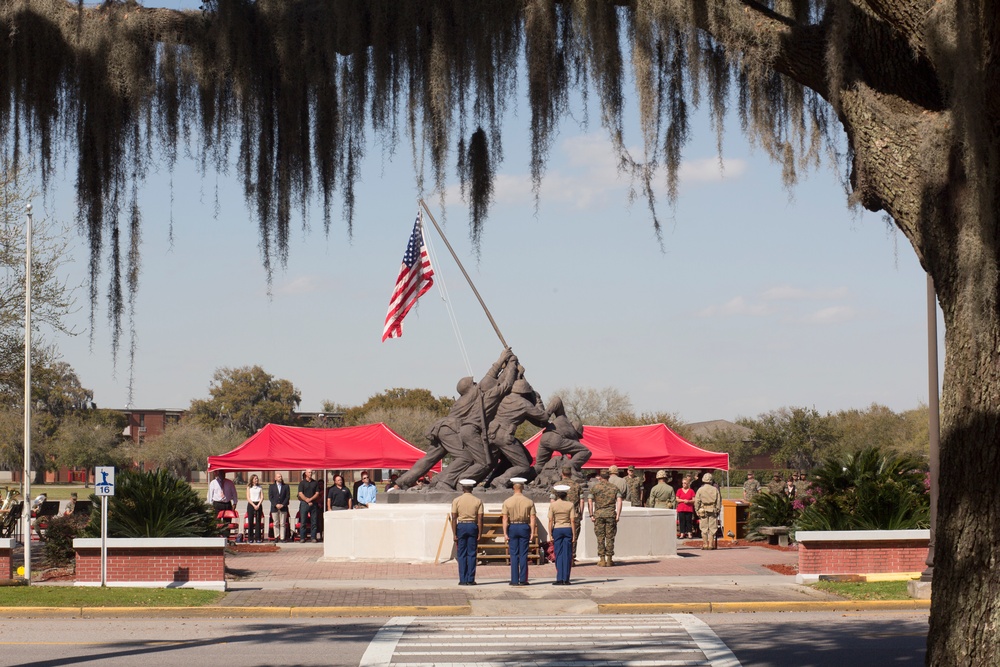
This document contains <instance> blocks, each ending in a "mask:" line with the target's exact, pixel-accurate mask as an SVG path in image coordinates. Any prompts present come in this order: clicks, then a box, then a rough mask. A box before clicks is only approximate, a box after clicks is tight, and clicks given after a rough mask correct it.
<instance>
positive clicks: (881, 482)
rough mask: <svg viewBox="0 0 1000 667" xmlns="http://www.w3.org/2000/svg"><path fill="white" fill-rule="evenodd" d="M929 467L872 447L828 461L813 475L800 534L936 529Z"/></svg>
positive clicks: (799, 524) (802, 513) (906, 456)
mask: <svg viewBox="0 0 1000 667" xmlns="http://www.w3.org/2000/svg"><path fill="white" fill-rule="evenodd" d="M925 477H926V474H925V470H924V463H923V462H922V461H920V459H917V458H915V457H913V456H909V455H899V454H896V453H894V452H889V453H882V452H881V451H880V450H879V449H877V448H875V447H868V448H865V449H862V450H861V451H859V452H856V453H853V454H847V455H843V456H839V457H832V458H830V459H827V460H826V461H825V462H824V463H823V465H822V466H820V467H819V468H817V469H816V470H814V471H813V474H812V491H813V493H812V497H813V499H814V501H813V502H812V503H811V504H808V505H806V506H805V507H804V508H803V510H802V512H801V514H800V515H799V519H798V523H797V528H798V529H799V530H904V529H911V528H927V527H929V526H930V500H929V498H928V495H927V489H926V486H925Z"/></svg>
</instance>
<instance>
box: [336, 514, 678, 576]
mask: <svg viewBox="0 0 1000 667" xmlns="http://www.w3.org/2000/svg"><path fill="white" fill-rule="evenodd" d="M535 511H536V512H537V513H538V521H539V533H538V537H539V539H541V540H542V541H547V540H548V539H549V536H548V530H547V528H548V522H549V505H548V503H544V504H543V503H537V504H536V505H535ZM486 512H487V513H495V514H499V513H500V504H499V503H486ZM450 515H451V505H450V504H444V503H440V504H438V503H426V504H420V503H411V504H393V505H389V504H384V505H383V504H374V505H371V506H369V507H368V509H362V510H352V511H339V512H326V513H325V514H324V515H323V521H324V524H323V525H324V531H323V560H331V561H343V560H371V561H390V562H398V563H432V562H434V561H435V560H437V561H445V560H449V559H452V558H454V557H455V538H454V535H453V534H452V532H451V525H450V522H449V518H450ZM581 533H582V534H581V535H580V537H579V539H578V543H577V553H576V557H577V559H578V560H586V559H594V560H596V559H597V537H596V536H595V534H594V522H593V521H592V520H591V519H590V518H589V517H588V516H587V515H586V513H584V517H583V525H582V526H581ZM676 555H677V513H676V512H675V511H674V510H664V509H652V508H645V507H629V506H626V507H624V508H623V509H622V514H621V520H620V521H619V522H618V536H617V538H616V539H615V559H616V560H629V559H641V558H651V557H655V558H661V557H664V556H676Z"/></svg>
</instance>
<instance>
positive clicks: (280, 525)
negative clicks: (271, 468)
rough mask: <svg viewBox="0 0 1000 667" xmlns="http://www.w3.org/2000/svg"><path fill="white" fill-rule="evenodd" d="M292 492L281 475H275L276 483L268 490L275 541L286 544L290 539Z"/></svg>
mask: <svg viewBox="0 0 1000 667" xmlns="http://www.w3.org/2000/svg"><path fill="white" fill-rule="evenodd" d="M289 496H290V491H289V489H288V485H287V484H285V480H284V478H282V476H281V473H280V472H279V473H276V474H275V475H274V482H273V483H272V484H271V486H270V488H268V490H267V499H268V500H269V501H270V502H271V521H272V522H274V539H275V540H276V541H278V542H284V541H286V539H287V538H288V499H289Z"/></svg>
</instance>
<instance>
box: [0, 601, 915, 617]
mask: <svg viewBox="0 0 1000 667" xmlns="http://www.w3.org/2000/svg"><path fill="white" fill-rule="evenodd" d="M930 606H931V604H930V600H835V601H802V602H791V601H777V602H648V603H608V604H598V605H597V613H598V614H609V615H613V614H724V613H738V612H742V613H765V612H807V611H827V612H829V611H926V610H928V609H930ZM471 614H472V606H471V605H413V606H378V607H346V606H345V607H0V618H122V617H127V616H139V617H142V618H310V617H313V618H349V617H392V616H469V615H471Z"/></svg>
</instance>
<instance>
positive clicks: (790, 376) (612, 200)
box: [36, 3, 943, 421]
mask: <svg viewBox="0 0 1000 667" xmlns="http://www.w3.org/2000/svg"><path fill="white" fill-rule="evenodd" d="M164 4H166V3H164ZM180 4H183V3H180ZM632 108H633V109H634V105H633V107H632ZM591 118H594V119H596V118H598V116H597V114H596V113H593V112H592V113H591ZM527 119H528V115H527V113H526V112H524V110H523V109H522V110H521V113H519V115H518V116H516V117H514V116H512V117H511V118H510V119H509V121H508V123H507V125H506V132H505V136H504V142H505V143H504V148H505V161H504V165H503V167H502V170H501V173H500V176H499V178H498V181H497V192H496V202H495V204H494V206H493V208H492V211H491V214H490V219H489V221H488V225H487V227H486V231H485V235H484V239H483V244H482V254H481V256H480V257H479V258H478V259H477V258H476V256H475V254H474V252H473V250H472V248H471V244H470V242H469V230H468V226H467V221H468V212H467V208H466V207H465V205H464V204H463V203H462V202H461V201H460V200H459V198H458V196H457V194H455V193H457V184H452V185H451V187H450V188H449V193H448V199H447V203H448V205H447V209H446V211H442V210H441V209H440V206H439V201H438V199H437V198H436V197H430V198H429V199H428V204H429V205H430V206H431V210H432V211H433V212H434V213H435V216H436V217H437V218H438V220H439V221H442V218H443V217H446V218H447V224H446V226H445V232H446V233H447V234H448V235H449V240H450V241H451V243H452V245H454V246H455V248H456V250H457V251H458V253H459V255H460V257H461V259H462V261H463V263H464V264H465V266H466V268H467V269H468V270H469V272H470V274H471V275H472V278H473V280H474V281H475V283H476V286H477V288H478V289H479V291H480V293H481V294H482V296H483V298H484V299H485V301H486V303H487V305H488V306H489V307H490V310H491V311H492V313H493V316H494V318H495V319H496V320H497V323H498V325H499V327H500V329H501V331H502V332H503V334H504V337H505V338H506V340H507V342H508V343H509V344H510V345H511V347H512V348H513V349H514V351H515V353H517V354H518V355H519V357H520V358H521V361H522V363H523V364H524V365H525V367H526V369H527V373H528V377H529V379H530V380H531V381H532V383H533V384H534V385H535V387H536V388H537V389H538V390H539V391H541V392H542V394H543V396H547V395H549V394H551V393H552V392H553V391H555V390H557V389H559V388H564V387H575V386H580V387H596V388H601V387H614V388H616V389H618V390H620V391H623V392H626V393H628V394H629V395H630V397H631V399H632V402H633V404H634V406H635V408H636V409H637V410H639V411H644V410H664V411H669V412H676V413H678V414H679V415H680V417H681V418H682V419H684V420H686V421H701V420H707V419H719V418H724V419H733V418H735V417H737V416H753V415H756V414H758V413H760V412H762V411H766V410H771V409H775V408H779V407H781V406H785V405H805V406H815V407H816V408H817V409H819V410H820V411H824V412H825V411H827V410H838V409H842V408H850V407H865V406H867V405H868V404H870V403H872V402H879V403H884V404H886V405H888V406H889V407H891V408H893V409H896V410H904V409H909V408H912V407H916V406H917V404H918V403H919V402H921V401H923V402H926V400H927V379H926V377H927V371H926V326H925V321H926V315H925V307H926V305H925V299H926V297H925V277H924V273H923V271H922V270H921V269H920V267H919V265H918V263H917V261H916V258H915V256H914V254H913V251H912V250H911V249H910V247H909V245H908V243H907V241H906V239H905V238H903V237H902V235H900V234H898V233H895V232H894V231H893V230H892V229H890V228H888V227H887V225H886V224H885V223H884V222H883V221H882V218H881V216H879V215H874V214H869V213H864V214H862V213H860V212H856V211H850V210H849V209H848V208H847V205H846V196H845V194H844V192H843V190H842V188H841V186H840V184H839V181H838V179H837V178H836V175H835V174H834V173H833V172H832V171H831V170H830V169H823V170H820V171H817V172H812V173H809V174H805V175H804V178H803V181H802V182H801V183H800V184H799V185H798V186H797V187H796V188H795V189H794V190H793V191H792V192H791V194H789V193H788V192H786V191H785V190H784V189H783V187H782V186H781V178H780V167H778V166H776V165H772V164H770V163H769V162H768V161H767V159H766V157H765V156H763V155H762V154H760V153H759V152H758V153H754V152H752V151H751V149H750V148H749V146H748V145H747V142H746V141H745V140H744V139H743V137H742V136H741V135H740V134H739V130H738V124H737V122H736V120H735V119H730V123H729V130H728V132H727V135H726V142H725V148H724V158H725V163H726V169H725V172H724V174H720V172H719V169H718V160H717V157H716V154H715V142H714V136H713V135H712V134H711V132H710V131H709V127H708V124H707V121H706V119H705V118H704V116H703V115H699V117H698V119H697V120H696V122H695V124H694V137H695V138H694V140H693V141H692V142H691V143H690V144H689V146H688V147H687V149H686V150H685V152H684V164H683V167H682V182H681V193H680V199H679V201H678V202H677V205H676V207H674V208H670V207H669V206H668V205H667V203H666V201H665V199H663V200H662V201H661V203H660V207H661V208H660V213H661V220H662V221H663V222H664V231H663V245H662V248H661V246H660V245H659V244H658V242H657V239H656V237H655V234H654V230H653V226H652V222H651V220H650V217H649V214H648V212H647V210H646V208H645V206H644V204H643V203H642V202H637V203H635V204H633V205H632V206H631V208H630V207H629V206H628V202H627V193H628V183H627V181H625V180H624V179H620V178H619V177H618V176H617V174H616V172H615V167H614V162H613V160H612V157H611V150H610V145H609V143H608V141H607V139H606V138H605V135H604V132H603V130H602V129H601V128H600V127H598V126H597V124H596V122H595V123H594V124H592V126H591V127H590V128H589V129H581V128H579V127H578V126H576V125H574V124H572V123H564V124H563V126H562V127H561V133H560V135H559V138H558V139H557V140H556V143H555V145H554V148H553V150H552V154H551V159H550V162H549V165H548V170H547V175H546V179H545V183H544V186H543V191H542V198H541V204H540V207H539V209H538V212H537V215H536V213H535V210H534V201H533V199H532V195H531V190H530V182H529V179H528V153H527V145H528V134H527V131H526V127H527ZM630 129H632V130H637V128H636V126H635V125H633V126H632V127H631V128H630ZM633 140H635V141H637V140H638V134H637V133H636V135H635V136H634V137H633ZM58 180H59V182H58V183H57V184H56V186H57V189H56V190H55V191H53V192H50V193H49V195H48V196H47V197H46V201H45V202H38V203H36V206H42V207H44V209H45V214H46V215H48V216H49V217H54V218H58V219H62V220H70V219H72V216H73V208H72V206H73V204H72V202H73V198H72V192H71V184H72V175H71V173H61V174H60V176H59V179H58ZM415 183H416V179H415V176H414V174H413V171H412V167H411V160H410V155H409V149H408V145H404V146H400V147H399V150H398V151H397V155H396V157H395V159H394V160H393V161H391V162H383V158H382V155H381V154H380V153H378V151H377V150H376V148H375V146H374V145H372V146H370V148H369V156H368V158H367V160H366V162H365V164H364V166H363V172H362V183H361V185H360V188H359V191H358V207H357V215H356V224H355V228H354V235H353V238H349V236H348V233H347V228H346V224H345V223H344V222H343V221H342V220H341V218H340V202H339V201H338V202H337V203H336V204H335V210H334V211H332V213H333V219H334V222H333V225H332V228H331V231H330V234H329V236H328V237H327V236H324V234H323V231H322V223H321V216H320V210H319V207H318V206H319V204H318V203H314V205H313V207H312V209H311V210H310V212H309V215H308V216H307V219H306V220H305V226H306V229H303V226H302V224H301V221H299V223H296V226H294V228H293V233H292V240H291V245H290V252H289V264H288V268H287V270H283V271H282V270H279V271H278V272H277V273H276V274H275V276H274V283H273V290H272V295H271V296H270V297H269V296H268V295H267V284H266V278H265V274H264V271H263V269H262V267H261V262H260V254H259V251H258V247H257V233H256V224H255V222H254V221H253V219H251V217H250V214H249V212H248V211H247V209H246V208H245V206H244V203H243V199H242V195H241V192H240V186H239V184H238V183H237V182H236V181H235V180H234V179H232V178H225V177H221V176H220V177H218V178H216V177H215V175H214V174H213V175H210V176H209V177H208V178H207V179H205V180H202V177H201V176H200V175H199V174H198V173H197V171H196V169H195V167H194V165H193V164H192V163H190V162H181V163H179V164H178V166H177V168H176V171H175V173H174V176H173V198H172V200H171V192H170V188H169V187H168V184H169V175H168V174H167V173H166V171H165V170H161V171H160V173H150V175H149V177H148V179H147V182H146V187H145V189H144V192H143V193H142V203H143V215H144V229H143V266H142V277H141V286H140V292H139V296H138V301H137V311H138V316H137V319H136V330H137V332H138V353H137V357H136V363H135V392H134V395H133V397H132V403H133V407H142V408H154V407H168V408H183V407H187V405H188V404H189V402H190V401H191V400H192V399H194V398H203V397H206V396H207V395H208V385H209V383H210V381H211V378H212V374H213V372H214V371H215V369H216V368H219V367H223V366H229V367H232V366H243V365H250V364H259V365H261V366H262V367H263V368H264V369H265V370H267V371H268V372H270V373H272V374H273V375H275V376H277V377H281V378H286V379H288V380H291V381H292V382H293V383H294V384H295V386H296V387H298V388H299V389H300V390H301V393H302V399H303V400H302V406H301V407H302V409H304V410H318V409H319V408H320V404H321V402H322V401H323V400H331V401H335V402H338V403H343V404H348V405H352V404H359V403H362V402H363V401H364V400H365V399H366V398H367V397H368V396H370V395H372V394H375V393H378V392H380V391H382V390H384V389H386V388H390V387H426V388H428V389H430V390H431V391H433V392H434V393H435V394H446V395H452V394H453V393H454V386H455V382H456V380H457V379H458V378H459V377H461V376H463V375H465V374H466V373H467V371H466V368H465V364H464V362H463V358H462V355H461V353H460V349H459V346H458V343H457V342H456V338H455V335H454V334H453V332H452V328H451V324H450V322H449V318H448V312H447V309H446V306H445V304H444V303H443V302H442V300H441V291H440V290H439V288H440V286H441V283H440V280H439V282H438V284H436V285H435V287H434V288H432V290H431V291H430V292H428V294H426V295H425V296H424V297H423V298H422V299H421V301H420V303H419V305H418V307H417V308H416V309H414V311H412V312H411V313H410V315H409V316H408V318H407V319H406V321H405V324H404V335H403V337H402V338H400V339H396V340H390V341H387V342H385V343H382V342H381V341H380V338H381V331H382V324H383V320H384V318H385V311H386V307H387V305H388V300H389V295H390V292H391V289H392V285H393V282H394V280H395V277H396V273H397V272H398V269H399V263H400V259H401V257H402V254H403V250H404V247H405V244H406V241H407V238H408V235H409V232H410V229H411V227H412V224H413V219H414V216H415V215H416V212H417V203H416V202H417V196H418V193H417V191H416V185H415ZM216 187H218V192H219V213H218V215H217V216H216V215H215V212H214V211H215V188H216ZM171 212H172V216H173V221H174V225H173V233H174V236H173V241H172V244H171V242H170V239H169V237H168V223H169V219H170V215H171ZM445 213H446V216H445V215H444V214H445ZM428 237H429V240H430V241H431V243H432V245H433V246H434V249H435V251H436V253H437V263H436V265H435V269H436V271H437V274H438V277H439V279H440V278H443V280H444V281H445V283H446V285H447V288H448V290H449V293H450V296H451V301H452V304H453V308H454V310H455V313H456V317H457V320H458V322H459V325H460V327H461V332H462V335H463V338H464V341H465V345H466V347H467V350H468V356H469V358H470V359H471V362H472V370H473V372H474V373H475V374H476V375H477V376H478V375H479V374H481V373H482V372H483V371H484V370H485V369H486V368H487V367H488V366H489V365H490V363H492V361H493V360H494V359H495V357H496V356H497V355H498V354H499V351H500V343H499V341H498V339H497V337H496V335H495V334H494V333H493V330H492V328H491V326H490V324H489V322H488V321H487V319H486V317H485V315H484V314H483V312H482V310H481V309H480V308H479V306H478V304H477V303H476V301H475V299H474V296H473V295H472V293H471V291H470V290H469V288H468V287H467V285H466V284H465V283H464V280H463V278H462V276H461V274H460V272H459V271H458V268H457V267H456V265H455V264H454V262H453V261H452V259H451V257H450V256H449V255H448V254H447V251H446V249H445V247H444V244H443V243H442V242H441V241H440V239H439V238H437V236H436V234H435V232H433V230H430V229H429V230H428ZM86 261H87V258H86V248H85V244H84V242H83V240H82V239H80V240H79V242H78V243H77V245H76V249H75V261H74V262H73V263H72V264H71V265H70V272H71V273H70V277H71V279H72V280H74V281H75V282H82V281H83V279H84V275H85V271H86ZM101 291H102V293H103V291H104V290H103V286H102V289H101ZM83 298H85V293H84V292H83V291H81V299H83ZM80 305H81V308H80V311H79V312H78V313H77V314H76V315H74V316H73V317H74V321H75V323H76V324H77V326H78V328H80V329H85V328H86V327H87V320H86V310H87V309H86V304H85V303H82V301H81V303H80ZM102 309H103V304H102ZM98 322H99V324H98V329H97V330H96V331H95V332H94V341H93V345H92V346H91V345H90V341H89V340H88V336H87V335H86V334H84V335H82V336H78V337H76V338H65V337H61V338H58V339H57V341H56V342H57V344H58V345H59V348H60V350H61V351H62V353H63V356H64V358H65V360H66V361H68V362H69V363H70V364H72V365H73V366H74V368H76V370H77V372H78V374H79V376H80V378H81V380H82V382H83V384H84V386H87V387H90V388H92V389H93V390H94V393H95V401H96V402H97V404H98V405H99V406H102V407H125V405H126V403H127V402H128V400H129V397H128V393H127V385H128V382H127V380H128V363H127V358H126V357H125V356H122V357H121V358H120V359H119V362H118V365H117V370H116V369H115V368H114V367H113V364H112V361H111V353H110V343H109V336H108V329H107V327H106V326H105V325H104V324H103V322H104V313H103V310H102V313H101V315H100V316H99V320H98ZM940 330H941V331H942V332H943V327H940Z"/></svg>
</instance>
